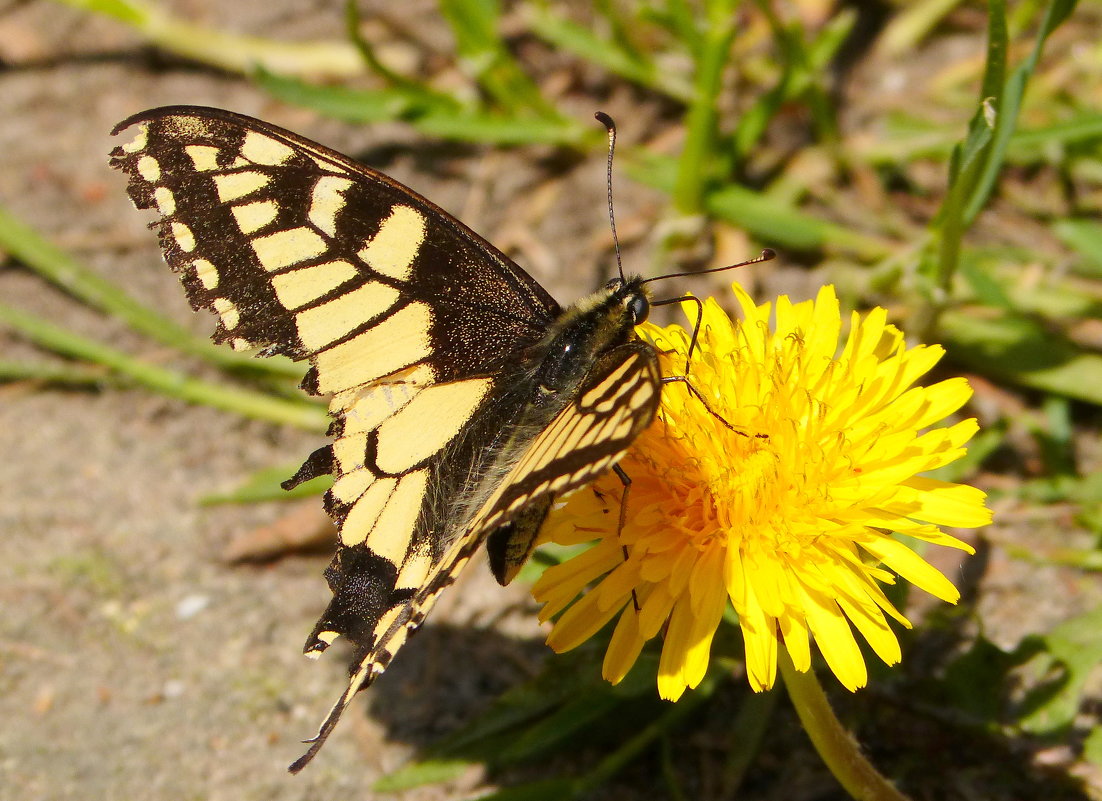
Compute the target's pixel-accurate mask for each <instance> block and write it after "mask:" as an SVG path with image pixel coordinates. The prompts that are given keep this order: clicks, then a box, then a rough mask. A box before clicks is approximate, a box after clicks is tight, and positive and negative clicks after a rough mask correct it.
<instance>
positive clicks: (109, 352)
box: [0, 305, 329, 431]
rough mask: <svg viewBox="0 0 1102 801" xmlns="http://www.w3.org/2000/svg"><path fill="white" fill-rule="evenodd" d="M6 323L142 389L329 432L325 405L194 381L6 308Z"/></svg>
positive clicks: (1, 311) (2, 316)
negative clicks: (122, 377) (109, 371)
mask: <svg viewBox="0 0 1102 801" xmlns="http://www.w3.org/2000/svg"><path fill="white" fill-rule="evenodd" d="M0 323H3V324H6V325H9V326H11V327H12V328H15V329H16V330H18V331H19V332H20V333H21V334H23V335H24V336H26V337H27V338H28V339H30V340H31V341H32V342H34V343H35V344H37V345H39V346H41V347H44V348H48V349H49V350H52V351H54V352H56V353H60V354H61V355H63V356H68V357H69V358H73V359H80V360H83V361H89V362H93V363H95V364H102V365H104V366H105V367H109V368H110V369H112V370H114V371H116V372H117V373H118V374H120V375H122V376H125V377H127V378H129V379H132V380H133V381H134V382H135V383H136V384H139V385H141V386H144V387H146V388H147V389H151V390H153V391H155V392H160V393H162V394H164V395H167V396H169V397H173V398H179V399H181V400H185V401H188V402H189V403H197V404H201V405H204V406H212V407H214V408H217V409H225V410H227V411H232V412H236V413H237V414H240V415H243V416H245V417H251V418H253V419H256V420H267V421H270V422H275V423H281V424H284V425H294V426H298V427H300V428H305V429H307V430H309V431H324V430H325V429H326V428H327V427H328V419H329V418H328V415H327V414H326V412H325V409H324V408H323V407H322V406H321V405H320V404H316V403H312V402H308V401H305V400H303V401H287V400H282V399H280V398H275V397H272V396H271V395H266V394H263V393H260V392H252V391H249V390H245V389H238V388H235V387H227V386H222V385H220V384H212V383H210V382H208V381H201V380H199V379H197V378H191V377H190V376H187V375H183V374H182V373H178V372H176V371H174V370H168V369H166V368H164V367H158V366H156V365H152V364H147V363H145V362H143V361H141V360H140V359H137V358H135V357H133V356H131V355H129V354H127V353H123V352H122V351H120V350H116V349H115V348H112V347H110V346H108V345H104V344H102V343H99V342H96V341H94V340H91V339H88V338H86V337H82V336H79V335H77V334H74V333H72V332H70V331H66V330H65V329H63V328H59V327H57V326H55V325H52V324H50V323H48V322H46V321H45V320H42V319H40V318H38V317H35V316H34V315H32V314H28V313H26V312H24V311H20V310H18V309H14V308H12V307H10V306H3V305H0Z"/></svg>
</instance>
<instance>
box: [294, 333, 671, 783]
mask: <svg viewBox="0 0 1102 801" xmlns="http://www.w3.org/2000/svg"><path fill="white" fill-rule="evenodd" d="M660 391H661V383H660V373H659V370H658V358H657V354H656V352H655V350H654V348H652V347H651V346H650V345H648V344H646V343H644V342H630V343H627V344H625V345H621V346H619V347H617V348H614V349H612V350H611V351H609V352H607V353H605V354H604V355H602V357H601V358H600V359H599V360H598V361H597V362H596V363H595V364H594V365H593V367H592V369H591V370H590V371H589V373H588V374H587V375H586V377H585V379H584V381H583V382H582V383H581V384H580V385H579V386H578V387H576V388H575V390H574V392H573V393H572V400H571V401H570V402H569V403H568V404H566V405H565V406H564V407H563V408H562V409H561V410H560V411H558V412H557V413H556V414H554V415H553V416H552V417H551V419H550V420H541V421H540V426H539V428H538V433H536V434H534V435H529V436H523V435H522V436H521V437H520V438H519V441H518V440H516V439H514V441H513V444H514V445H515V446H516V447H515V449H514V450H512V451H509V445H508V444H506V445H504V446H503V448H504V450H505V451H506V452H507V453H511V455H509V456H507V457H506V459H504V460H502V461H501V462H500V463H499V464H500V466H501V467H502V468H503V469H504V470H505V474H504V478H503V479H501V480H500V481H499V482H497V481H496V482H495V483H494V490H493V491H492V492H491V493H489V494H488V496H486V497H484V498H483V499H482V500H481V502H480V504H479V505H478V507H477V509H472V510H470V511H469V512H468V513H467V515H466V518H467V522H466V524H465V527H464V530H463V533H462V535H461V536H460V537H458V538H457V539H455V540H454V541H453V542H452V544H451V546H450V547H449V548H448V550H447V551H446V552H445V553H444V554H443V555H442V556H441V558H440V559H439V561H438V562H437V563H436V565H435V566H434V568H433V569H432V570H431V572H430V573H429V574H427V575H425V576H424V577H423V579H422V585H421V586H420V587H419V588H418V589H417V590H416V591H414V592H412V593H411V595H410V599H409V603H406V604H403V605H402V606H401V611H398V609H397V608H395V609H392V610H391V611H390V612H389V613H388V614H387V615H386V616H385V617H383V618H381V619H380V620H379V623H378V624H377V626H376V628H375V632H374V636H375V641H374V644H373V645H372V647H370V648H367V649H364V650H363V651H362V652H361V653H360V654H359V657H358V662H354V663H353V666H352V670H351V672H350V678H349V685H348V689H347V690H346V691H345V693H344V694H343V695H342V696H341V698H340V699H339V700H338V701H337V703H336V704H335V705H334V707H333V709H332V710H331V711H330V713H329V715H328V717H327V718H326V720H325V722H324V723H323V724H322V726H321V729H320V730H319V732H318V735H317V737H316V738H315V739H314V741H313V742H312V744H311V747H310V750H309V751H307V753H306V754H305V755H303V756H302V757H301V758H300V759H299V760H298V761H296V762H295V763H294V764H293V765H292V766H291V770H292V771H297V770H300V769H301V768H302V767H303V766H305V765H306V763H307V762H309V761H310V759H312V758H313V756H314V754H315V753H317V751H318V749H319V748H320V747H321V745H322V744H323V743H324V741H325V739H326V738H327V737H328V735H329V732H330V731H332V729H333V727H334V726H335V725H336V723H337V721H338V720H339V718H340V715H341V713H342V712H343V711H344V709H345V707H347V706H348V704H349V703H350V702H351V700H352V698H353V697H354V696H355V694H356V693H357V692H358V691H359V690H360V689H362V688H363V687H364V686H366V685H367V684H369V683H370V682H371V681H372V680H373V679H374V678H375V677H376V676H378V675H379V674H380V673H381V672H382V671H383V670H384V669H385V668H386V666H387V665H388V664H389V662H390V659H391V658H392V657H393V654H394V652H395V651H396V650H397V649H398V648H399V647H401V645H402V644H403V643H404V642H405V639H406V637H407V636H408V634H409V632H410V631H412V630H414V629H416V628H417V627H418V626H419V625H420V624H421V622H422V621H423V620H424V618H425V616H426V615H427V614H428V613H429V612H430V611H431V609H432V607H433V606H434V605H435V603H436V599H437V598H438V597H439V595H440V593H441V592H442V591H443V590H444V589H446V588H447V587H448V586H449V585H450V584H451V583H452V582H453V581H454V580H455V577H456V576H457V575H458V573H459V572H460V571H461V570H462V568H463V567H464V566H465V565H466V564H467V562H469V561H470V559H471V558H472V557H473V556H474V554H475V552H476V551H477V550H478V548H479V547H480V545H481V544H482V542H483V540H487V549H488V551H489V558H490V567H491V570H492V571H493V573H494V576H495V577H496V578H497V579H498V581H499V582H500V583H501V584H507V583H509V581H511V580H512V578H513V577H514V576H515V575H516V572H517V571H518V570H519V569H520V567H521V566H522V565H523V564H524V562H525V561H526V560H527V558H528V556H529V554H530V553H531V551H532V549H533V547H534V545H535V540H536V537H537V535H538V533H539V528H540V526H541V525H542V523H543V521H544V519H545V518H546V516H547V514H548V512H549V511H550V508H551V505H552V504H553V502H554V501H555V499H556V498H557V497H558V496H560V495H562V494H563V493H567V492H570V491H571V490H574V489H577V488H578V487H581V486H583V485H585V484H587V483H589V482H590V481H592V480H593V479H594V478H596V477H597V476H598V475H600V474H601V473H603V472H605V471H606V470H608V469H609V468H610V467H611V466H612V465H614V464H616V462H618V461H619V459H620V458H621V457H622V456H623V455H624V453H626V452H627V449H628V447H630V445H631V443H632V442H633V441H634V439H635V438H636V437H637V436H638V435H639V434H640V433H641V432H642V431H643V429H644V428H646V427H647V426H648V425H650V423H651V422H652V421H653V420H654V417H655V414H656V413H657V411H658V402H659V399H660ZM522 414H523V412H522ZM529 414H530V416H531V415H532V413H531V412H530V413H529ZM533 422H535V421H534V420H531V419H530V420H529V421H528V423H529V424H528V425H518V430H519V431H520V432H526V431H527V432H532V431H533V430H534V427H533V425H532V423H533ZM472 512H473V513H472ZM339 556H340V554H338V557H339ZM334 602H335V603H336V602H337V598H336V597H335V598H334ZM322 619H323V621H324V620H325V616H323V618H322ZM319 625H320V624H319Z"/></svg>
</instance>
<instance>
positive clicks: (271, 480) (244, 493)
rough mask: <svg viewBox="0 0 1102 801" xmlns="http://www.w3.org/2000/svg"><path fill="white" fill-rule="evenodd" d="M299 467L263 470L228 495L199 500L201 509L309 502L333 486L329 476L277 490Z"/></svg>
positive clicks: (218, 493) (224, 493)
mask: <svg viewBox="0 0 1102 801" xmlns="http://www.w3.org/2000/svg"><path fill="white" fill-rule="evenodd" d="M299 466H300V465H299V463H297V462H296V463H294V464H285V465H279V466H277V467H266V468H264V469H263V470H258V471H256V472H255V473H253V474H252V475H251V476H249V478H248V479H247V480H246V481H245V483H244V484H241V485H240V486H238V487H236V488H234V489H232V490H230V491H229V492H212V493H211V494H209V495H204V496H203V497H202V498H200V499H199V503H201V504H202V505H203V506H215V505H217V504H223V503H263V502H266V501H292V500H295V499H297V498H309V497H311V496H314V495H321V494H322V493H323V492H325V491H326V490H327V489H329V488H330V487H331V486H333V477H332V476H318V477H317V478H312V479H310V480H309V481H304V482H303V483H301V484H298V485H297V486H295V487H293V488H291V489H289V490H285V489H283V487H282V486H280V485H281V484H282V483H283V481H285V480H286V479H287V477H288V476H293V475H294V474H295V473H296V472H297V471H298V469H299Z"/></svg>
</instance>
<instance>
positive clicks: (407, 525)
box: [111, 106, 662, 772]
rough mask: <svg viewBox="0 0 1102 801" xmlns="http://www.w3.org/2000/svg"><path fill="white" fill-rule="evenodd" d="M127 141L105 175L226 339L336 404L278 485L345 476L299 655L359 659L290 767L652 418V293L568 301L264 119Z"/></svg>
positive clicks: (628, 287) (180, 109)
mask: <svg viewBox="0 0 1102 801" xmlns="http://www.w3.org/2000/svg"><path fill="white" fill-rule="evenodd" d="M123 130H130V131H131V133H132V139H131V140H130V141H129V142H128V143H126V144H124V145H121V146H120V147H118V148H116V149H115V150H114V151H113V152H112V154H111V163H112V166H115V167H117V168H119V169H121V170H123V171H124V172H126V173H127V174H128V175H129V187H128V191H129V194H130V197H131V199H132V200H133V201H134V203H135V205H136V206H138V207H139V208H142V209H146V208H149V209H153V210H154V211H155V212H156V213H157V215H158V218H157V220H156V221H155V222H154V223H153V225H152V227H153V228H155V229H156V230H157V232H158V234H159V236H160V242H161V246H162V249H163V251H164V256H165V260H166V261H167V262H168V264H169V266H170V267H171V268H172V269H173V270H174V271H176V272H177V273H179V274H180V276H181V280H182V282H183V285H184V288H185V289H186V291H187V295H188V299H189V300H190V302H191V305H192V306H193V307H194V308H196V309H199V308H206V309H210V310H211V311H213V312H215V313H216V314H217V315H218V318H219V322H218V328H217V331H216V333H215V335H214V338H215V340H216V341H223V342H228V343H229V344H230V345H231V346H232V347H234V348H236V349H240V350H246V349H254V348H259V349H260V352H261V353H262V354H263V355H270V354H276V353H282V354H286V355H288V356H290V357H291V358H294V359H304V360H307V361H308V362H309V364H310V368H309V371H308V372H307V374H306V377H305V379H304V380H303V387H304V388H305V389H306V390H307V391H309V392H311V393H314V394H326V395H331V396H332V400H331V403H330V407H329V412H330V415H331V416H332V417H333V423H332V425H331V427H330V435H331V436H332V438H333V442H332V444H331V445H328V446H326V447H324V448H321V449H319V450H318V451H315V452H314V453H313V454H312V455H311V456H310V457H309V458H308V459H307V461H306V463H305V464H304V465H303V466H302V468H301V469H300V470H299V471H298V473H296V475H295V476H294V477H293V478H292V479H290V480H289V481H288V482H286V483H285V485H284V486H285V487H288V488H289V487H291V486H294V485H296V484H298V483H299V482H302V481H305V480H307V479H310V478H313V477H316V476H319V475H325V474H329V473H332V474H333V475H334V476H335V482H334V484H333V487H332V489H330V490H329V492H328V493H326V496H325V505H326V509H327V511H328V512H329V514H330V515H331V516H332V517H333V519H334V520H335V522H336V524H337V527H338V536H339V542H338V546H337V553H336V555H335V557H334V559H333V562H332V563H331V565H330V566H329V568H328V569H327V570H326V578H327V580H328V582H329V586H330V589H331V590H332V592H333V599H332V601H331V603H330V604H329V606H328V608H327V609H326V610H325V612H324V613H323V614H322V616H321V619H320V620H319V621H318V624H317V626H316V627H315V629H314V631H313V632H312V633H311V635H310V637H309V638H308V640H307V642H306V647H305V652H306V653H307V654H308V655H310V656H317V655H319V654H320V653H321V652H322V651H324V650H325V649H326V648H327V647H328V646H329V645H330V644H331V643H332V642H333V641H334V640H335V639H336V638H337V637H341V636H343V637H346V638H348V639H349V640H350V641H351V642H352V643H353V644H354V645H355V647H356V653H355V657H354V659H353V661H352V664H351V666H350V677H349V684H348V687H347V689H346V690H345V692H344V693H343V694H342V695H341V697H340V699H339V700H338V701H337V703H336V704H335V705H334V707H333V709H332V711H331V712H330V713H329V715H328V717H327V718H326V719H325V721H324V723H323V724H322V727H321V729H320V731H319V732H318V735H317V736H316V737H315V738H314V739H313V740H312V741H311V742H312V745H311V747H310V749H309V750H308V751H307V753H306V754H305V755H303V757H301V758H300V759H299V760H298V761H296V762H295V763H294V764H293V765H292V766H291V770H292V771H295V772H297V771H298V770H300V769H301V768H302V767H303V766H304V765H305V764H306V763H307V762H309V760H310V759H311V758H313V756H314V754H316V753H317V750H318V749H319V748H320V747H321V745H322V743H324V741H325V738H326V737H327V736H328V735H329V733H330V731H331V730H332V728H333V727H334V726H335V725H336V723H337V720H338V719H339V717H340V715H341V713H342V711H343V710H344V708H345V707H346V706H347V705H348V703H349V702H350V701H351V699H352V697H353V696H354V695H355V694H356V692H357V691H358V690H360V689H362V688H363V687H365V686H367V685H368V684H369V683H370V682H371V681H372V680H373V679H374V678H375V677H376V676H378V675H379V674H380V673H381V672H382V671H383V670H384V669H385V668H386V666H387V665H388V664H389V663H390V661H391V659H392V658H393V656H394V654H395V652H396V651H397V650H398V648H400V647H401V645H402V644H403V643H404V642H405V639H406V637H407V636H408V634H409V632H410V631H412V630H414V629H416V628H417V626H419V625H420V624H421V622H422V621H423V620H424V618H425V616H426V615H427V614H428V612H429V611H430V609H431V608H432V606H433V604H434V602H435V600H436V598H437V596H438V594H439V593H440V591H441V590H443V589H444V588H445V587H447V586H448V585H449V584H451V583H452V582H453V581H454V579H455V577H456V575H457V573H458V572H459V570H460V569H462V568H463V567H464V566H465V565H466V563H467V562H468V561H469V560H470V558H471V556H472V555H473V553H474V552H475V550H476V549H477V548H478V547H479V546H480V545H481V544H482V543H483V542H485V543H486V544H487V550H488V553H489V558H490V566H491V569H492V570H493V573H494V575H495V576H496V577H497V579H498V581H500V582H501V583H503V584H504V583H507V582H508V581H509V580H510V579H511V578H512V577H513V575H514V574H515V573H516V571H517V570H518V569H519V568H520V566H521V565H522V564H523V563H524V561H525V560H526V559H527V557H528V555H529V553H530V551H531V550H532V546H533V544H534V541H535V538H536V535H537V534H538V532H539V528H540V526H541V525H542V523H543V521H544V518H545V517H546V515H547V513H548V511H549V510H550V508H551V505H552V503H553V502H554V500H555V498H556V497H558V496H559V495H561V494H563V493H566V492H569V491H571V490H574V489H577V488H578V487H580V486H582V485H584V484H586V483H588V482H589V481H591V480H592V479H594V478H596V477H597V476H598V475H600V474H601V473H602V472H604V471H606V470H608V469H609V468H610V467H612V466H613V465H615V464H616V462H617V461H618V460H619V459H620V457H622V456H623V454H624V453H625V451H626V450H627V448H628V447H629V445H630V444H631V443H632V441H633V440H634V439H635V438H636V437H637V436H638V435H639V434H640V433H641V432H642V431H643V429H644V428H646V427H647V426H648V425H649V424H650V422H651V421H652V420H653V419H654V417H655V414H656V412H657V409H658V402H659V396H660V389H661V383H662V379H661V376H660V374H659V369H658V360H657V354H656V353H655V351H654V349H653V348H652V347H651V346H650V345H648V344H646V343H644V342H642V341H640V340H638V339H637V338H636V336H635V333H634V328H635V326H636V325H637V324H638V323H640V322H642V321H643V320H644V319H645V318H646V316H647V312H648V310H649V299H648V295H647V293H646V291H645V288H644V286H643V283H644V281H643V280H642V279H639V278H628V279H615V280H613V281H611V282H610V283H609V284H608V285H607V286H606V287H605V288H604V289H602V290H600V291H598V292H596V293H594V294H592V295H590V296H589V297H586V298H583V299H582V300H581V301H579V302H578V303H576V304H574V305H573V306H570V307H567V308H565V309H563V308H560V306H559V305H558V304H557V303H556V302H555V301H554V300H553V299H552V298H551V297H550V295H548V294H547V292H546V291H545V290H544V289H543V288H542V287H541V286H540V285H539V284H538V283H536V281H534V280H533V279H532V278H531V277H530V276H529V275H528V274H527V273H525V272H524V271H523V270H522V269H521V268H520V267H518V266H517V265H516V264H514V263H513V262H512V261H510V260H509V259H508V258H507V257H506V256H505V255H504V254H502V253H501V252H500V251H498V250H497V249H496V248H494V247H493V246H492V245H491V244H489V243H488V242H486V241H485V240H484V239H482V238H481V237H479V236H478V235H477V234H475V233H474V232H472V231H471V230H470V229H468V228H467V227H466V226H464V225H463V224H462V223H460V222H459V221H458V220H456V219H455V218H453V217H451V216H450V215H448V214H447V213H446V212H444V211H443V210H441V209H439V208H438V207H436V206H435V205H433V204H432V203H430V202H429V201H427V200H425V199H424V198H422V197H420V196H419V195H417V194H416V193H414V192H413V191H411V190H409V189H407V188H406V187H404V186H402V185H401V184H399V183H397V182H396V181H394V180H392V179H390V178H388V177H386V176H384V175H382V174H381V173H378V172H375V171H373V170H371V169H368V168H367V167H364V166H362V165H360V164H358V163H357V162H355V161H353V160H351V159H349V158H347V157H345V156H342V155H340V154H339V153H336V152H334V151H332V150H329V149H327V148H325V147H322V146H321V145H318V144H316V143H314V142H310V141H308V140H306V139H303V138H302V137H299V136H297V135H295V134H292V133H290V132H288V131H285V130H282V129H280V128H278V127H276V126H273V125H270V124H268V123H265V122H262V121H259V120H255V119H251V118H249V117H244V116H241V115H238V114H233V113H231V112H227V111H221V110H218V109H210V108H201V107H189V106H177V107H166V108H159V109H153V110H150V111H145V112H142V113H140V114H137V115H135V116H133V117H131V118H129V119H127V120H125V121H123V122H122V123H120V124H119V125H118V126H117V127H116V129H115V131H114V133H116V134H117V133H120V132H122V131H123Z"/></svg>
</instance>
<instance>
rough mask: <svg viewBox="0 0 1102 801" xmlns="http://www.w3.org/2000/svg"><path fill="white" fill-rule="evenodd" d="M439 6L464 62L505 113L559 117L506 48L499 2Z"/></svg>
mask: <svg viewBox="0 0 1102 801" xmlns="http://www.w3.org/2000/svg"><path fill="white" fill-rule="evenodd" d="M439 6H440V13H441V14H442V15H443V16H444V19H445V20H447V22H448V25H449V26H450V27H451V31H452V35H453V36H454V37H455V44H456V52H457V53H458V55H459V60H460V62H461V63H462V64H463V65H465V67H466V69H467V71H468V72H469V73H470V74H471V76H472V77H473V78H474V79H475V80H476V81H477V82H478V84H479V85H480V86H481V87H482V88H483V89H484V90H485V91H486V93H487V94H488V95H489V96H490V97H491V98H493V99H494V101H495V102H496V104H497V105H498V106H499V107H500V108H501V109H502V110H503V111H505V112H506V113H507V114H508V115H516V116H519V115H521V114H523V113H525V112H528V113H533V112H534V113H535V114H536V115H537V116H542V117H549V118H555V117H558V116H559V114H558V112H557V111H556V110H555V108H554V107H553V106H552V105H551V104H550V103H549V102H548V101H547V100H546V99H545V98H544V97H543V95H542V94H541V93H540V90H539V87H537V86H536V84H535V83H533V82H532V79H531V78H529V77H528V74H527V73H526V72H525V71H524V70H523V69H521V67H520V65H519V64H518V63H517V61H516V59H514V58H513V55H512V53H510V52H509V49H508V48H507V47H506V46H505V42H504V41H503V40H502V38H501V34H500V24H501V6H500V3H499V2H498V0H440V3H439Z"/></svg>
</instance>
